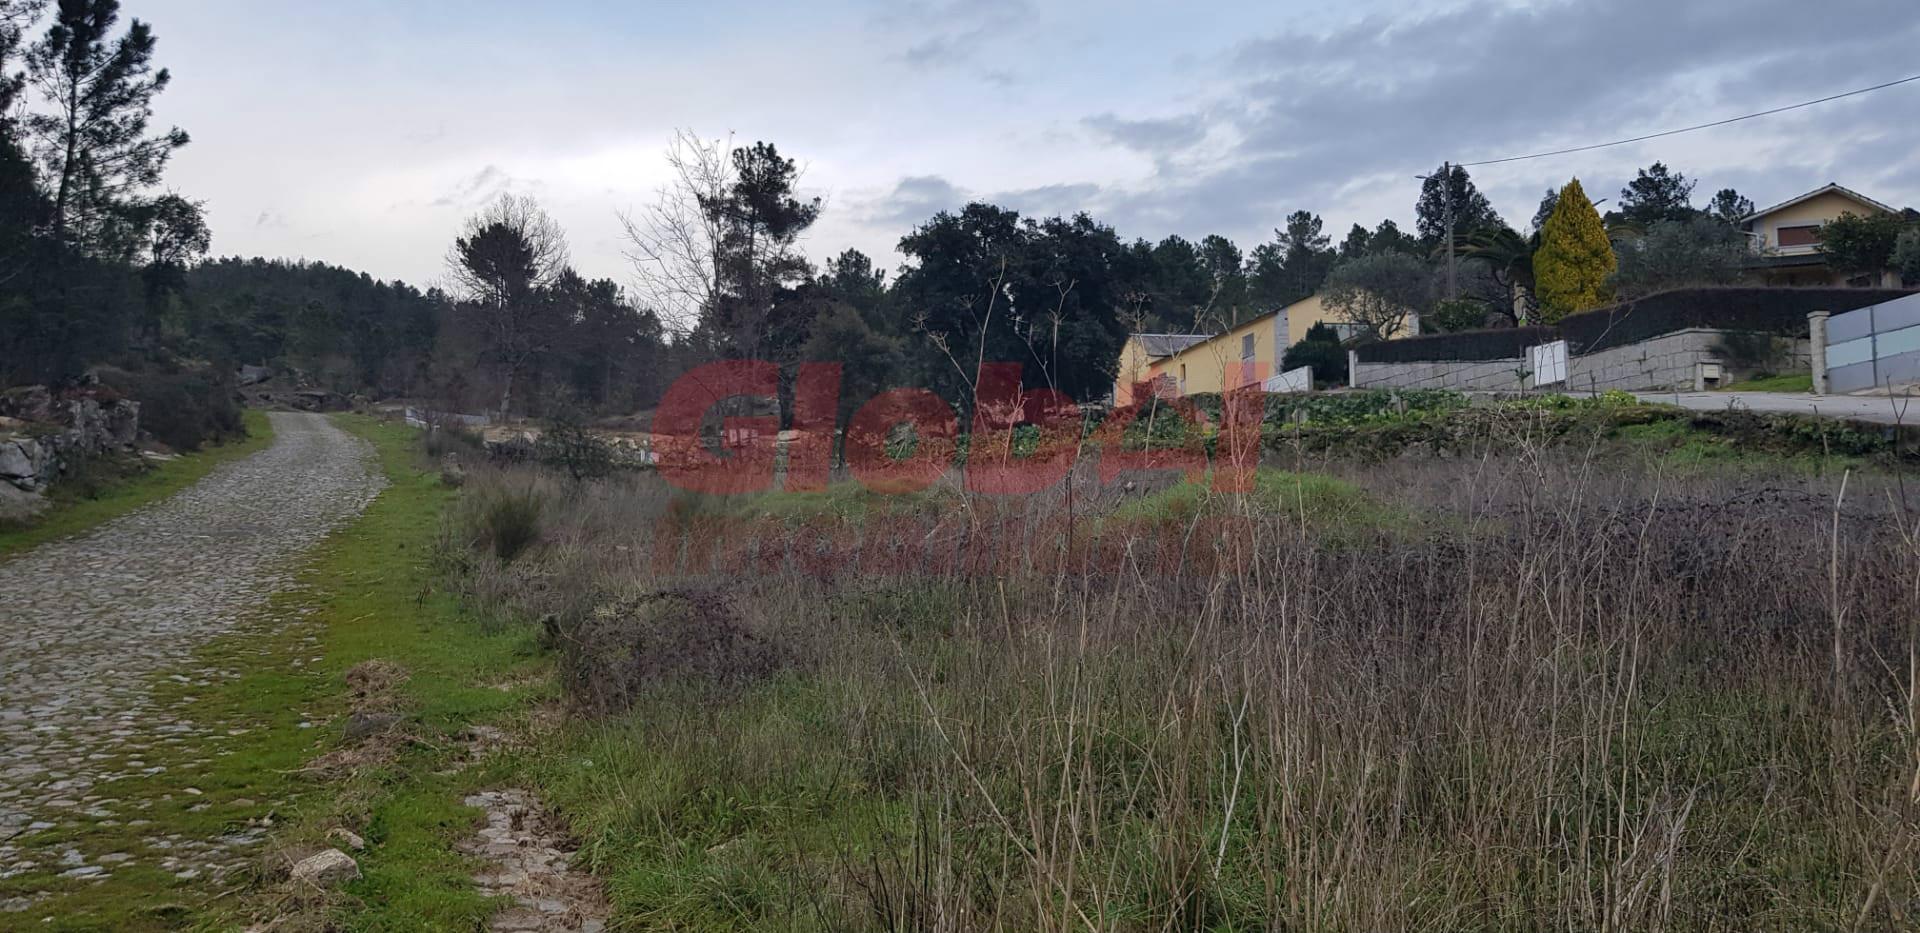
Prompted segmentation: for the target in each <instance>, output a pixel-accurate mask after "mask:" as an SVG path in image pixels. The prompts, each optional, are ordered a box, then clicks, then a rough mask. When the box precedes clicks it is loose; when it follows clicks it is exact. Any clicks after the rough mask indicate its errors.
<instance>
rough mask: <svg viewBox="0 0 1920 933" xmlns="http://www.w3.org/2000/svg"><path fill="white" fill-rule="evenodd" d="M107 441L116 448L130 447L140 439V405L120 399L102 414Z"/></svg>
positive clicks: (129, 400) (130, 400)
mask: <svg viewBox="0 0 1920 933" xmlns="http://www.w3.org/2000/svg"><path fill="white" fill-rule="evenodd" d="M102 424H103V426H104V428H105V430H106V434H107V441H108V442H109V443H111V444H113V445H114V446H116V447H132V446H133V444H134V442H135V441H137V440H139V439H140V403H139V402H136V401H133V400H132V399H121V400H120V401H118V402H115V403H113V404H112V405H111V406H109V407H108V408H107V410H106V411H105V412H103V413H102Z"/></svg>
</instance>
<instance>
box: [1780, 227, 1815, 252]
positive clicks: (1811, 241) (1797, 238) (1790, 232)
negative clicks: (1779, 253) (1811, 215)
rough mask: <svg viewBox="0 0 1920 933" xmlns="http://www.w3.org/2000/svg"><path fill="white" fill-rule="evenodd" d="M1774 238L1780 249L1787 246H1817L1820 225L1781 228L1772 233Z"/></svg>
mask: <svg viewBox="0 0 1920 933" xmlns="http://www.w3.org/2000/svg"><path fill="white" fill-rule="evenodd" d="M1774 237H1775V239H1778V240H1779V241H1780V246H1781V248H1782V249H1784V248H1786V247H1789V246H1819V245H1820V225H1819V224H1811V225H1808V226H1802V227H1781V228H1779V229H1778V230H1776V231H1774Z"/></svg>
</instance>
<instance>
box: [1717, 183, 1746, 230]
mask: <svg viewBox="0 0 1920 933" xmlns="http://www.w3.org/2000/svg"><path fill="white" fill-rule="evenodd" d="M1707 213H1708V214H1709V215H1711V216H1712V217H1714V218H1715V219H1717V220H1719V221H1721V222H1722V223H1726V224H1738V223H1740V222H1741V221H1743V220H1746V219H1747V218H1748V217H1751V216H1753V202H1752V201H1749V200H1747V199H1746V198H1743V197H1741V196H1740V192H1738V191H1735V190H1733V189H1732V188H1722V189H1720V190H1719V191H1717V192H1715V193H1714V195H1713V200H1711V201H1708V202H1707Z"/></svg>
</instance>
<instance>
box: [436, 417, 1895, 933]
mask: <svg viewBox="0 0 1920 933" xmlns="http://www.w3.org/2000/svg"><path fill="white" fill-rule="evenodd" d="M1534 407H1538V406H1534ZM1548 407H1551V406H1548ZM1474 417H1476V418H1483V419H1486V420H1485V421H1484V424H1483V426H1482V428H1481V429H1476V430H1482V429H1483V430H1485V431H1487V432H1489V433H1490V434H1499V435H1501V436H1504V437H1506V438H1508V439H1509V440H1510V441H1513V442H1512V443H1507V444H1505V445H1503V446H1502V448H1501V450H1500V452H1499V453H1498V454H1497V455H1496V454H1493V453H1488V452H1483V453H1481V454H1479V455H1475V454H1474V453H1473V449H1472V448H1471V447H1456V448H1454V449H1451V450H1449V451H1448V452H1447V453H1446V455H1445V456H1422V457H1420V458H1417V459H1405V458H1397V457H1394V458H1385V459H1382V458H1367V461H1366V462H1361V461H1357V460H1355V459H1353V458H1340V457H1331V458H1330V457H1328V456H1326V455H1325V451H1326V449H1327V448H1325V447H1321V448H1318V449H1319V450H1320V453H1318V454H1316V453H1315V452H1314V448H1312V447H1311V446H1310V445H1307V444H1303V443H1289V442H1287V441H1285V440H1284V439H1282V440H1281V441H1279V442H1270V443H1269V444H1268V447H1267V455H1266V456H1267V461H1268V465H1267V466H1266V467H1263V469H1262V471H1261V473H1260V474H1259V475H1258V477H1257V478H1256V481H1255V482H1254V483H1253V484H1252V485H1251V487H1250V489H1249V490H1248V491H1246V492H1243V493H1232V494H1223V493H1219V492H1216V491H1214V490H1213V489H1211V488H1210V487H1209V486H1208V485H1207V484H1206V483H1204V482H1195V481H1191V480H1187V481H1182V480H1180V479H1179V478H1178V477H1175V476H1168V475H1165V474H1141V475H1136V476H1129V477H1125V478H1123V481H1122V482H1119V483H1115V484H1109V485H1100V484H1098V483H1096V482H1094V480H1093V475H1092V474H1093V471H1092V470H1091V469H1081V470H1079V471H1078V472H1076V475H1075V478H1074V481H1073V482H1071V483H1068V484H1063V485H1062V486H1061V487H1060V488H1057V489H1054V490H1050V491H1048V492H1046V493H1042V494H1039V495H1035V496H1030V497H1021V498H995V497H986V496H977V495H968V494H966V493H964V492H962V491H961V490H960V489H959V488H957V485H956V484H953V483H950V482H948V483H943V484H941V485H938V486H936V487H934V488H933V489H930V490H927V491H925V492H921V493H917V494H914V495H909V496H884V497H883V496H875V495H871V494H867V493H864V492H861V491H859V490H857V489H856V488H854V487H850V486H836V487H835V488H834V490H833V491H831V492H829V493H823V494H813V495H802V494H787V493H766V494H761V495H757V496H748V497H732V498H726V497H719V498H715V497H707V498H692V497H688V496H684V495H682V494H679V493H676V492H675V491H673V490H671V489H669V488H668V487H666V486H665V485H664V484H662V483H661V482H660V481H659V480H658V479H657V478H656V477H653V476H651V475H640V474H620V475H615V476H612V477H608V478H605V479H601V480H587V481H579V480H575V479H573V478H571V477H569V476H567V475H565V474H564V473H561V472H538V471H535V470H534V469H532V468H529V467H524V466H515V467H510V468H500V469H493V468H484V467H480V466H478V465H477V462H476V460H475V458H474V457H472V456H469V457H468V459H467V462H468V463H469V464H470V467H469V474H468V476H467V478H466V488H465V490H464V493H463V496H462V500H461V502H460V503H459V504H458V506H457V507H456V509H457V514H455V515H453V516H452V518H451V520H450V521H449V523H448V527H447V533H446V536H445V540H444V541H443V542H442V546H441V549H440V553H441V559H442V561H443V563H444V564H445V566H446V570H447V572H448V573H449V574H451V575H452V578H453V579H455V580H458V581H460V585H461V586H462V587H463V588H464V590H465V594H466V601H467V605H468V606H469V607H471V609H472V610H473V614H474V615H475V616H476V621H475V622H474V624H475V625H476V626H479V627H481V628H483V629H486V630H493V631H498V630H502V629H506V630H530V631H534V632H537V633H538V635H539V638H540V639H541V642H542V644H543V645H544V646H545V648H546V650H548V651H550V652H552V653H553V654H554V655H556V656H557V659H558V668H559V676H560V678H561V680H562V683H563V686H564V697H565V703H566V705H567V707H568V712H569V719H568V723H569V724H568V725H567V726H566V727H564V729H563V730H562V731H561V732H560V733H559V734H558V735H555V736H552V737H550V739H549V740H548V741H547V742H545V743H544V747H543V748H542V750H540V751H538V752H537V753H535V757H533V758H530V759H529V760H528V762H527V763H526V765H525V767H526V769H527V771H528V773H529V774H530V775H531V776H532V777H533V778H534V779H535V781H536V783H537V784H538V786H540V787H541V788H542V791H543V793H544V794H545V795H546V797H547V800H548V802H549V803H550V804H551V805H553V806H554V807H555V808H557V809H558V810H559V811H560V813H561V814H563V815H564V816H565V817H566V818H567V819H568V820H569V821H570V822H571V824H572V825H573V827H574V828H575V830H576V832H577V833H578V834H579V835H580V837H581V838H582V840H583V841H584V844H585V852H586V855H587V857H588V858H589V859H590V861H591V863H592V865H593V867H594V868H595V869H596V871H598V872H599V873H601V874H602V875H604V876H605V877H606V878H607V879H608V880H609V884H610V887H611V893H612V895H613V898H614V900H615V902H616V906H617V908H618V910H619V922H620V923H624V924H625V927H624V928H627V929H642V930H650V929H658V930H761V929H794V930H954V931H961V930H1009V931H1025V930H1128V931H1132V930H1141V931H1145V930H1270V929H1286V930H1316V931H1318V930H1348V931H1375V930H1540V929H1577V930H1730V931H1731V930H1740V931H1751V930H1840V929H1845V930H1855V929H1865V930H1907V929H1914V928H1916V927H1920V881H1917V880H1916V879H1920V736H1917V735H1916V725H1917V724H1920V692H1916V688H1915V676H1916V671H1917V670H1920V621H1917V620H1920V613H1916V610H1920V539H1916V537H1915V535H1916V528H1917V527H1920V516H1916V513H1915V510H1914V507H1915V505H1916V504H1920V503H1916V501H1915V496H1914V494H1913V493H1911V492H1909V490H1908V489H1907V488H1906V484H1905V482H1904V480H1903V478H1902V477H1901V476H1900V475H1899V474H1897V473H1888V472H1880V471H1878V470H1874V469H1867V470H1861V469H1857V468H1856V467H1858V466H1860V464H1861V462H1862V461H1860V460H1859V459H1848V458H1834V457H1829V456H1826V455H1824V454H1807V453H1805V452H1804V451H1802V452H1800V453H1794V454H1792V455H1791V456H1782V455H1780V454H1779V453H1767V452H1765V450H1766V446H1767V445H1764V444H1743V443H1742V441H1741V439H1740V438H1739V437H1738V436H1737V435H1729V434H1727V433H1725V432H1713V431H1703V430H1700V429H1697V428H1694V427H1692V426H1691V425H1688V424H1685V423H1682V422H1677V421H1675V419H1672V418H1669V417H1666V416H1661V417H1658V418H1645V419H1637V418H1618V417H1615V416H1613V415H1609V416H1608V417H1607V418H1606V419H1605V423H1600V422H1595V421H1580V420H1575V421H1571V422H1569V421H1567V419H1565V418H1560V417H1559V416H1556V415H1553V414H1552V413H1551V412H1549V413H1547V414H1542V413H1541V412H1539V411H1535V410H1531V408H1530V407H1529V406H1513V407H1507V408H1502V409H1497V410H1494V411H1491V412H1487V413H1484V414H1482V413H1476V414H1475V416H1474ZM1500 419H1505V420H1504V421H1502V420H1500ZM1549 420H1552V422H1553V423H1554V424H1562V423H1566V424H1571V425H1572V426H1570V427H1556V428H1554V429H1552V431H1550V432H1545V431H1544V429H1543V428H1542V425H1543V424H1547V423H1548V421H1549ZM1668 422H1673V423H1676V424H1678V425H1679V426H1678V427H1661V426H1659V425H1660V424H1664V423H1668ZM1400 423H1402V424H1403V423H1404V421H1402V422H1400ZM1636 424H1637V425H1639V426H1637V427H1636V426H1635V425H1636ZM1648 425H1652V426H1651V427H1649V426H1648ZM1348 427H1349V428H1351V429H1355V430H1358V429H1361V428H1364V427H1366V426H1365V425H1350V426H1348ZM1388 427H1393V426H1392V425H1388ZM1395 429H1398V428H1395ZM1823 430H1824V429H1823ZM1581 431H1585V432H1587V433H1586V434H1584V435H1582V434H1579V433H1578V432H1581ZM1530 438H1537V439H1539V440H1540V442H1539V443H1533V442H1531V441H1530V440H1529V439H1530ZM1548 441H1551V442H1548ZM1687 451H1692V453H1686V452H1687ZM1842 452H1843V451H1840V450H1834V451H1833V453H1835V454H1838V453H1842ZM1848 453H1851V454H1854V455H1855V456H1856V457H1857V456H1866V455H1867V454H1860V453H1858V452H1848ZM1735 467H1737V468H1735Z"/></svg>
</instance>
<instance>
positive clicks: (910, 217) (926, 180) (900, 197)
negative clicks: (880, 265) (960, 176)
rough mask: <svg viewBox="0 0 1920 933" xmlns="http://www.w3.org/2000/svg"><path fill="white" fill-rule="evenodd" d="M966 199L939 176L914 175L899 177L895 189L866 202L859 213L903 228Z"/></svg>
mask: <svg viewBox="0 0 1920 933" xmlns="http://www.w3.org/2000/svg"><path fill="white" fill-rule="evenodd" d="M967 198H968V195H967V192H965V191H963V190H961V189H960V188H958V187H955V186H954V184H953V183H952V182H950V181H948V180H946V179H945V178H942V177H940V176H938V175H911V176H908V177H906V178H902V179H900V181H899V182H898V183H897V184H895V185H894V186H893V191H891V192H889V193H887V194H886V195H883V196H881V197H880V198H878V199H875V200H872V201H869V202H867V203H866V204H865V205H864V206H863V207H862V208H860V213H861V214H862V216H863V218H864V219H865V220H866V221H867V222H869V223H874V224H885V225H891V226H896V227H903V226H909V225H912V224H918V223H920V222H922V221H924V220H926V219H927V218H929V217H932V216H933V215H935V214H937V213H939V212H941V211H950V210H955V209H958V208H959V207H961V206H963V205H965V204H966V203H967Z"/></svg>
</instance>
